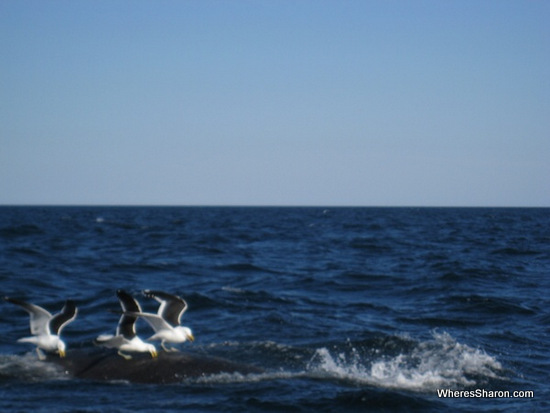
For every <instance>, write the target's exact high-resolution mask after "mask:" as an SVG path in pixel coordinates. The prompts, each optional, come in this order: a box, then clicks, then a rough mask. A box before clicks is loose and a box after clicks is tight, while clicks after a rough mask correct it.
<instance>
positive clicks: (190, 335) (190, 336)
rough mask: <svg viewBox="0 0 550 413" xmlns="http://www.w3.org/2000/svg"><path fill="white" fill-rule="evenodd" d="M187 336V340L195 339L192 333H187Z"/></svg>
mask: <svg viewBox="0 0 550 413" xmlns="http://www.w3.org/2000/svg"><path fill="white" fill-rule="evenodd" d="M187 337H188V338H189V340H191V341H195V336H194V335H193V334H189V335H188V336H187Z"/></svg>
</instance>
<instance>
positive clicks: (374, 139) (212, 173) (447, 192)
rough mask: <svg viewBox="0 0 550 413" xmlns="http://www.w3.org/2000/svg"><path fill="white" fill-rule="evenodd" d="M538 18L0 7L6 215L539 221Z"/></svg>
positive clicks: (544, 164)
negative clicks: (531, 216)
mask: <svg viewBox="0 0 550 413" xmlns="http://www.w3.org/2000/svg"><path fill="white" fill-rule="evenodd" d="M549 22H550V2H548V1H524V0H521V1H520V0H518V1H507V0H494V1H491V0H486V1H479V0H473V1H469V0H456V1H452V0H449V1H440V0H433V1H423V0H418V1H409V0H407V1H399V0H390V1H387V0H379V1H374V0H372V1H369V0H361V1H345V0H343V1H341V0H338V1H337V0H334V1H322V0H321V1H319V0H316V1H307V0H299V1H296V0H288V1H287V0H269V1H268V0H265V1H262V0H251V1H236V0H235V1H222V0H220V1H207V0H201V1H183V0H178V1H168V0H159V1H152V0H151V1H140V0H132V1H122V0H107V1H101V0H97V1H95V0H94V1H85V0H82V1H73V0H66V1H64V0H56V1H47V0H37V1H28V0H11V1H10V0H3V1H0V55H1V56H2V58H1V59H0V94H1V99H0V204H146V205H156V204H161V205H365V206H371V205H374V206H380V205H381V206H388V205H395V206H403V205H415V206H550V24H549Z"/></svg>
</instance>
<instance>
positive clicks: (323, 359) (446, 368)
mask: <svg viewBox="0 0 550 413" xmlns="http://www.w3.org/2000/svg"><path fill="white" fill-rule="evenodd" d="M308 369H309V371H310V373H312V374H315V375H318V376H320V377H325V378H334V379H338V380H345V381H349V382H352V383H355V384H359V385H361V384H367V385H374V386H380V387H386V388H399V389H406V390H414V391H429V390H433V389H436V388H440V387H443V386H445V387H448V386H473V385H475V384H476V379H478V378H485V379H487V378H497V377H498V372H499V371H501V370H502V366H501V364H500V363H499V362H498V361H497V360H496V359H495V358H494V357H492V356H490V355H488V354H487V353H485V352H484V351H483V350H480V349H475V348H472V347H470V346H468V345H465V344H461V343H459V342H457V341H456V340H455V339H454V338H452V337H451V336H450V335H449V334H447V333H434V334H433V339H432V340H428V341H425V342H420V343H418V344H417V345H416V346H415V347H414V348H413V349H412V350H411V351H409V352H403V353H401V354H399V355H396V356H383V355H382V356H381V357H380V358H378V359H374V360H370V361H364V360H362V359H361V357H360V356H359V355H358V353H357V352H354V353H353V354H352V355H351V356H350V355H349V354H348V355H346V354H344V353H339V354H332V353H331V352H330V351H329V350H328V349H326V348H320V349H318V350H317V351H316V354H315V355H314V357H313V359H312V361H311V362H310V363H309V367H308Z"/></svg>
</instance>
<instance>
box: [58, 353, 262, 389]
mask: <svg viewBox="0 0 550 413" xmlns="http://www.w3.org/2000/svg"><path fill="white" fill-rule="evenodd" d="M47 361H49V362H52V363H55V364H57V365H59V366H60V367H61V368H63V370H64V371H65V373H66V374H67V375H69V376H71V377H74V378H79V379H87V380H100V381H104V380H107V381H117V380H122V381H128V382H132V383H161V384H162V383H177V382H181V381H184V380H186V379H192V378H197V377H204V376H209V375H214V374H220V373H240V374H250V373H261V372H262V370H261V369H259V368H257V367H254V366H251V365H246V364H238V363H234V362H232V361H229V360H225V359H222V358H218V357H210V356H202V355H195V354H191V353H183V352H177V353H176V352H174V353H167V352H160V353H159V355H158V357H157V358H155V359H153V358H151V355H150V354H148V353H136V354H133V355H132V359H130V360H126V359H125V358H123V357H121V356H120V355H118V354H117V352H116V351H110V350H109V351H107V350H91V351H84V350H71V351H68V352H67V355H66V357H64V358H60V357H59V356H56V355H51V356H49V357H48V359H47Z"/></svg>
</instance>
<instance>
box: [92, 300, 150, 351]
mask: <svg viewBox="0 0 550 413" xmlns="http://www.w3.org/2000/svg"><path fill="white" fill-rule="evenodd" d="M116 295H117V297H118V299H119V301H120V306H121V307H122V311H123V313H122V316H121V317H120V320H119V321H118V326H117V329H116V335H115V336H113V335H109V334H104V335H100V336H99V337H97V338H96V340H95V342H96V343H97V344H99V345H102V346H104V347H107V348H117V349H118V354H119V355H121V356H122V357H124V358H125V359H126V360H129V359H131V358H132V356H130V355H128V354H124V353H123V351H129V352H138V353H145V352H149V353H151V357H153V358H156V357H157V356H158V353H157V349H156V348H155V346H154V345H153V344H149V343H145V342H144V341H143V340H142V339H141V338H139V337H138V336H137V334H136V320H137V316H135V315H132V314H133V313H141V307H140V306H139V303H138V302H137V301H136V300H135V299H134V298H133V297H132V296H131V295H130V294H128V293H127V292H126V291H123V290H117V292H116Z"/></svg>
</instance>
